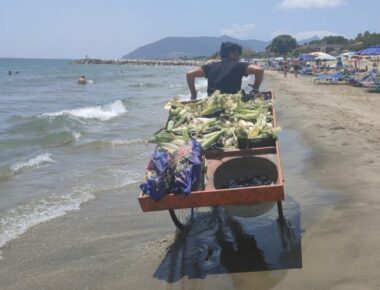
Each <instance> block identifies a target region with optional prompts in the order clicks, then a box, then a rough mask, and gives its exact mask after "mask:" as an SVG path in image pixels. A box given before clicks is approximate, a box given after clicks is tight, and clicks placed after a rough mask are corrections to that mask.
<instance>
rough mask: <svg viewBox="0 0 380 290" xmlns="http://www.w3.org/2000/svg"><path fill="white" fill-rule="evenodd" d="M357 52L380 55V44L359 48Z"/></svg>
mask: <svg viewBox="0 0 380 290" xmlns="http://www.w3.org/2000/svg"><path fill="white" fill-rule="evenodd" d="M356 54H359V55H380V45H373V46H370V47H367V48H365V49H362V50H359V51H358V52H357V53H356Z"/></svg>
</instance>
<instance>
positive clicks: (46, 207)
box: [0, 189, 95, 257]
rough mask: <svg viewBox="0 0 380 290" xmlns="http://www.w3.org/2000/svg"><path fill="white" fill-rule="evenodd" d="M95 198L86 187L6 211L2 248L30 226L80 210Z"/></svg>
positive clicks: (0, 225) (0, 232)
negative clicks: (84, 204) (85, 203)
mask: <svg viewBox="0 0 380 290" xmlns="http://www.w3.org/2000/svg"><path fill="white" fill-rule="evenodd" d="M94 198H95V197H94V195H93V194H91V193H89V192H88V191H87V190H86V189H75V190H73V192H72V193H70V194H68V195H51V196H50V197H49V198H46V199H41V200H38V201H33V202H31V203H30V204H25V205H21V206H19V207H17V208H15V209H11V210H9V211H8V212H5V213H4V214H3V215H2V217H1V218H0V248H1V247H3V246H4V245H5V244H6V243H7V242H9V241H11V240H13V239H15V238H17V237H18V236H19V235H21V234H23V233H25V232H26V231H27V230H28V229H29V228H30V227H33V226H35V225H37V224H39V223H42V222H45V221H48V220H51V219H54V218H56V217H59V216H62V215H64V214H66V213H67V212H69V211H73V210H79V209H80V205H81V204H82V203H84V202H86V201H88V200H91V199H94ZM0 254H1V252H0ZM0 257H1V256H0Z"/></svg>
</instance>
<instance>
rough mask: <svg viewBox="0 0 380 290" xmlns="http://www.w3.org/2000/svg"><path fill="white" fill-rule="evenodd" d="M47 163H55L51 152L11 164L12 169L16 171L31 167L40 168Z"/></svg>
mask: <svg viewBox="0 0 380 290" xmlns="http://www.w3.org/2000/svg"><path fill="white" fill-rule="evenodd" d="M47 163H55V161H54V160H53V159H52V158H51V155H50V154H49V153H44V154H40V155H38V156H36V157H34V158H32V159H29V160H27V161H21V162H17V163H14V164H12V165H11V170H12V171H13V172H15V173H17V172H20V171H22V170H25V169H29V168H40V167H41V166H43V165H45V164H47Z"/></svg>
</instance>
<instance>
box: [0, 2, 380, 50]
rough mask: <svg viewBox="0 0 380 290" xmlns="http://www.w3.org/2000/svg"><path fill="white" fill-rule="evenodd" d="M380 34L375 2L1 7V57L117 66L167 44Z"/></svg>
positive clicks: (20, 4)
mask: <svg viewBox="0 0 380 290" xmlns="http://www.w3.org/2000/svg"><path fill="white" fill-rule="evenodd" d="M365 30H369V31H371V32H380V1H378V0H265V1H264V0H231V1H223V0H202V1H201V0H192V1H189V0H187V1H185V0H124V1H122V0H107V1H96V0H92V1H87V0H75V1H74V0H65V1H63V0H62V1H58V0H50V1H49V0H45V1H43V0H0V57H35V58H83V57H84V56H85V55H87V54H88V55H89V57H94V58H95V57H99V58H118V57H122V56H123V55H124V54H126V53H128V52H130V51H132V50H133V49H135V48H137V47H139V46H141V45H144V44H147V43H151V42H154V41H156V40H159V39H161V38H163V37H167V36H220V35H222V34H227V35H230V36H234V37H237V38H240V39H249V38H254V39H260V40H271V39H272V38H273V37H274V36H276V35H278V34H281V33H288V34H292V35H293V36H295V37H296V38H298V39H304V38H309V37H311V36H313V35H319V36H324V35H330V34H340V35H344V36H346V37H354V36H356V34H357V33H358V32H364V31H365Z"/></svg>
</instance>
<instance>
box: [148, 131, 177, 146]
mask: <svg viewBox="0 0 380 290" xmlns="http://www.w3.org/2000/svg"><path fill="white" fill-rule="evenodd" d="M174 139H175V136H174V135H173V134H172V133H169V132H167V131H166V130H161V131H159V132H157V133H156V134H154V135H153V137H152V138H150V139H149V140H148V143H157V144H159V143H166V142H167V143H168V142H171V141H173V140H174Z"/></svg>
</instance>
